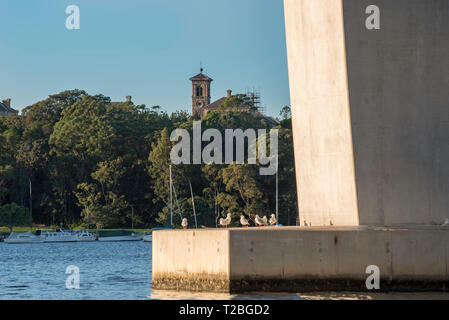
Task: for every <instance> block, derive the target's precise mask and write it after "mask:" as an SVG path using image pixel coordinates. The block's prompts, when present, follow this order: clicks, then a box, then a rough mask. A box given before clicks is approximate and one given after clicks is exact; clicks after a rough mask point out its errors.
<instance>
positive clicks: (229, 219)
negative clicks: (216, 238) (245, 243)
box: [220, 212, 231, 228]
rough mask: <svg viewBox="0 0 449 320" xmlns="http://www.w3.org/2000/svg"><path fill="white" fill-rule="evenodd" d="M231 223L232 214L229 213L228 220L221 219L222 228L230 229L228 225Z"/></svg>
mask: <svg viewBox="0 0 449 320" xmlns="http://www.w3.org/2000/svg"><path fill="white" fill-rule="evenodd" d="M230 223H231V213H230V212H228V214H227V215H226V219H223V218H220V226H222V227H226V228H227V227H228V224H230Z"/></svg>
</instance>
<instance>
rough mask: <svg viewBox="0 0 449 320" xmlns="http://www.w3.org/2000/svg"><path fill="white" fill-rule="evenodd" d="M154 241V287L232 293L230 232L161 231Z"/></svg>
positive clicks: (156, 233)
mask: <svg viewBox="0 0 449 320" xmlns="http://www.w3.org/2000/svg"><path fill="white" fill-rule="evenodd" d="M152 241H153V243H152V246H153V251H152V252H153V258H152V263H153V267H152V276H153V280H152V286H153V288H158V289H172V290H181V289H182V288H189V289H190V290H192V291H210V290H213V291H217V292H227V291H229V233H227V232H220V230H215V229H208V230H188V231H180V230H159V231H155V232H153V239H152Z"/></svg>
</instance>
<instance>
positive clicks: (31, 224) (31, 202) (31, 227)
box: [30, 178, 33, 229]
mask: <svg viewBox="0 0 449 320" xmlns="http://www.w3.org/2000/svg"><path fill="white" fill-rule="evenodd" d="M32 195H33V190H32V189H31V178H30V229H33V197H32Z"/></svg>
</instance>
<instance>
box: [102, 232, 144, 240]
mask: <svg viewBox="0 0 449 320" xmlns="http://www.w3.org/2000/svg"><path fill="white" fill-rule="evenodd" d="M140 240H142V235H141V234H138V233H135V232H134V231H129V230H107V231H106V230H105V231H103V230H100V231H98V241H140Z"/></svg>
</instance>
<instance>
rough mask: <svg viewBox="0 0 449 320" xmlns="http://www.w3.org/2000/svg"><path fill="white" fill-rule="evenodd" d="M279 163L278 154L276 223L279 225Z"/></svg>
mask: <svg viewBox="0 0 449 320" xmlns="http://www.w3.org/2000/svg"><path fill="white" fill-rule="evenodd" d="M278 171H279V164H278V156H276V225H279V199H278V195H279V178H278Z"/></svg>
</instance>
